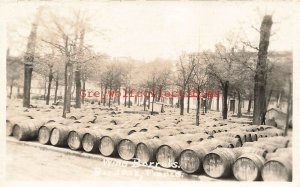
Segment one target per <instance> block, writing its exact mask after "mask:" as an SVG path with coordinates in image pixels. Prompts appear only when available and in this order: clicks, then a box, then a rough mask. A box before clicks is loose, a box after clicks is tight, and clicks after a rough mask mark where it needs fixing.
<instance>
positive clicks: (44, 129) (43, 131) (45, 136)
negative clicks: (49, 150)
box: [38, 122, 62, 144]
mask: <svg viewBox="0 0 300 187" xmlns="http://www.w3.org/2000/svg"><path fill="white" fill-rule="evenodd" d="M61 125H62V124H59V123H55V122H52V123H48V124H45V125H43V126H41V127H40V128H39V135H38V140H39V142H40V143H41V144H50V136H51V131H52V129H53V128H55V127H57V126H61Z"/></svg>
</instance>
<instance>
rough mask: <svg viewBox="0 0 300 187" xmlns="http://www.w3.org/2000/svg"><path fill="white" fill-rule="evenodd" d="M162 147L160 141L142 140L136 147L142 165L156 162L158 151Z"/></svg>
mask: <svg viewBox="0 0 300 187" xmlns="http://www.w3.org/2000/svg"><path fill="white" fill-rule="evenodd" d="M161 145H162V141H161V140H160V139H148V140H142V141H141V142H140V143H138V144H137V146H136V158H137V159H138V160H139V162H141V163H148V162H153V161H155V159H156V158H155V155H156V153H157V149H158V148H159V146H161Z"/></svg>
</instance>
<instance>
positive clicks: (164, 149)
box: [156, 141, 188, 168]
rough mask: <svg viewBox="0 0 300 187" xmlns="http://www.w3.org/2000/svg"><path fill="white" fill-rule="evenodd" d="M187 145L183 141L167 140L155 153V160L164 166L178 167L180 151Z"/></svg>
mask: <svg viewBox="0 0 300 187" xmlns="http://www.w3.org/2000/svg"><path fill="white" fill-rule="evenodd" d="M187 146H188V144H187V143H185V142H180V141H178V142H175V141H169V142H167V143H165V144H163V145H161V146H160V147H159V148H158V150H157V154H156V160H157V162H158V163H159V165H161V166H162V167H164V168H171V167H172V168H178V167H179V165H178V162H177V161H178V159H179V156H180V153H181V152H182V151H183V150H184V149H185V148H186V147H187Z"/></svg>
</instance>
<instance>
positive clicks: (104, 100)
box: [103, 85, 107, 106]
mask: <svg viewBox="0 0 300 187" xmlns="http://www.w3.org/2000/svg"><path fill="white" fill-rule="evenodd" d="M106 92H107V85H105V87H104V97H103V106H105V105H106Z"/></svg>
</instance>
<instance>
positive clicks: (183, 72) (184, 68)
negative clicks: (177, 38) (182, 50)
mask: <svg viewBox="0 0 300 187" xmlns="http://www.w3.org/2000/svg"><path fill="white" fill-rule="evenodd" d="M196 64H197V62H196V58H193V56H192V55H189V54H183V55H181V56H180V57H179V62H178V63H177V64H176V67H177V73H178V74H177V75H178V77H177V85H178V86H180V88H181V90H180V92H181V93H180V97H179V103H180V115H183V114H184V97H185V92H186V89H187V86H188V84H189V83H190V81H191V80H192V78H193V77H192V76H193V75H194V74H193V72H194V70H195V67H196Z"/></svg>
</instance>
